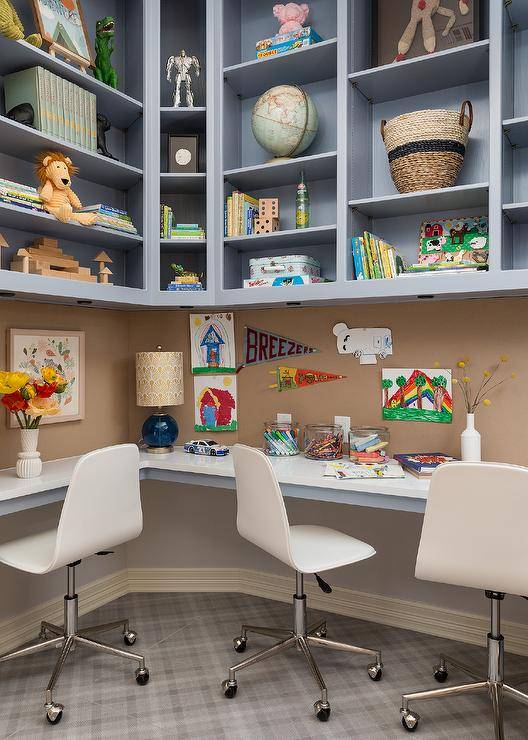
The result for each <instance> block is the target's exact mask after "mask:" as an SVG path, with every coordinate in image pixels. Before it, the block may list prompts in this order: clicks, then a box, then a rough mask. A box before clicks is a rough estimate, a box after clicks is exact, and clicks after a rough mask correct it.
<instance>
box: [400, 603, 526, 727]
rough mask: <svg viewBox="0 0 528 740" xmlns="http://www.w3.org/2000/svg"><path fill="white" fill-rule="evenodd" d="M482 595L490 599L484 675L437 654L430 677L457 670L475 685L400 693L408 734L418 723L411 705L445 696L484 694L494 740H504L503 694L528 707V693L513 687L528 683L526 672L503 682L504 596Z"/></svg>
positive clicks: (442, 676) (440, 679)
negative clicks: (489, 712)
mask: <svg viewBox="0 0 528 740" xmlns="http://www.w3.org/2000/svg"><path fill="white" fill-rule="evenodd" d="M486 596H487V597H488V598H489V599H491V631H490V633H489V634H488V671H487V676H482V675H480V673H479V671H478V670H475V669H473V668H471V667H469V666H466V665H465V664H464V663H460V662H459V661H458V660H454V659H453V658H450V657H449V656H447V655H441V656H440V662H439V663H438V665H436V666H434V669H433V670H434V677H435V679H436V680H437V681H438V682H439V683H443V682H444V681H446V680H447V677H448V666H452V667H453V668H458V669H459V670H460V671H462V672H463V673H466V674H467V675H468V676H470V677H471V678H474V679H475V682H474V683H467V684H460V685H458V686H446V687H445V688H441V689H432V690H430V691H417V692H414V693H411V694H403V696H402V706H401V709H400V714H401V719H402V725H403V726H404V728H405V729H406V730H408V731H409V732H414V731H415V730H416V729H417V727H418V723H419V721H420V715H419V714H418V713H417V712H414V711H413V710H411V709H410V708H409V704H410V703H411V702H415V701H422V700H424V699H442V698H444V697H446V696H457V695H460V694H469V693H475V692H479V691H487V692H488V695H489V698H490V701H491V706H492V713H493V727H494V731H495V740H504V713H503V698H504V695H505V694H506V695H508V696H510V697H511V698H513V699H516V700H517V701H519V702H521V703H523V704H528V694H524V693H523V692H522V691H519V690H518V689H516V688H514V686H513V684H520V683H525V682H526V681H528V674H527V673H523V674H519V675H517V676H512V677H511V678H510V679H509V683H504V637H503V636H502V635H501V634H500V602H501V601H502V600H503V598H504V594H500V593H497V592H488V591H487V592H486Z"/></svg>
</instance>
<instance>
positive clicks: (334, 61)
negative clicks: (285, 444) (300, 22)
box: [0, 0, 528, 308]
mask: <svg viewBox="0 0 528 740" xmlns="http://www.w3.org/2000/svg"><path fill="white" fill-rule="evenodd" d="M376 4H377V3H376V2H375V0H312V2H311V3H310V23H311V24H313V26H314V28H315V29H316V30H317V32H318V33H319V34H320V36H321V37H322V38H323V39H324V40H323V41H322V42H321V43H319V44H316V45H314V46H311V47H307V48H304V49H299V50H294V51H291V52H288V53H286V54H284V55H281V56H277V57H272V58H269V59H265V60H263V61H257V60H256V59H255V42H256V41H258V40H260V39H263V38H266V37H270V36H273V35H274V34H275V33H276V32H277V21H276V19H275V18H274V17H273V14H272V3H270V2H269V0H195V2H192V3H189V2H186V1H185V0H105V1H104V2H103V0H91V2H89V3H88V2H84V3H83V6H84V10H85V14H86V16H87V26H88V29H89V32H90V34H91V36H92V39H93V31H94V28H95V21H96V19H97V18H99V17H102V16H104V15H107V14H110V15H113V16H114V17H115V19H116V29H117V38H116V45H115V46H116V51H115V53H114V62H115V66H116V68H117V71H118V74H119V89H118V90H113V89H111V88H109V87H107V86H106V85H103V84H101V83H100V82H98V81H97V80H95V79H94V77H93V76H92V74H91V72H88V74H82V73H81V72H80V71H79V70H78V69H76V68H75V66H73V65H70V64H69V63H67V62H65V61H61V60H60V59H58V58H55V57H52V56H50V55H49V54H47V53H46V52H45V51H43V50H38V49H35V48H34V47H32V46H29V45H28V44H26V43H24V42H13V41H9V40H8V39H5V38H4V37H2V36H0V80H1V78H2V77H3V76H5V75H6V74H9V73H10V72H14V71H18V70H21V69H25V68H27V67H31V66H35V65H42V66H44V67H45V68H47V69H49V70H51V71H52V72H54V73H55V74H58V75H60V76H63V77H65V78H66V79H68V80H70V81H73V82H75V83H76V84H78V85H80V86H81V87H84V88H85V89H87V90H89V91H90V92H93V93H95V95H96V96H97V106H98V111H99V112H100V113H103V114H104V115H105V116H107V117H108V119H109V121H110V122H111V124H112V128H111V130H110V132H109V134H108V142H109V148H110V150H111V151H112V152H113V153H115V155H116V156H117V157H119V161H116V160H111V159H108V158H106V157H103V156H101V155H99V154H95V153H93V152H90V151H87V150H85V149H82V148H81V147H78V146H75V145H73V144H68V143H66V142H63V141H61V140H60V139H57V138H56V137H55V136H50V135H47V134H43V133H41V132H38V131H36V130H34V129H30V128H27V127H25V126H22V125H21V124H18V123H15V122H14V121H11V120H9V119H7V118H6V116H5V113H6V111H5V107H4V102H3V96H1V95H0V176H2V177H8V178H9V179H12V180H17V181H21V182H26V183H32V184H36V183H35V180H34V175H33V160H34V157H35V155H36V154H37V152H38V151H40V150H41V149H43V148H56V149H59V150H61V151H63V152H64V153H66V154H68V155H69V156H70V157H71V159H72V160H73V161H74V163H75V164H76V165H77V166H79V168H80V174H79V175H78V176H77V177H76V180H75V188H76V191H77V192H78V194H79V196H80V197H81V199H82V200H83V202H85V203H96V202H103V203H109V204H110V205H113V206H114V207H117V208H124V209H126V210H127V211H128V212H129V213H130V215H131V216H132V218H133V220H134V223H135V224H136V226H137V227H138V232H139V233H138V236H133V235H127V234H121V233H118V232H112V231H108V230H106V231H105V230H103V229H89V228H85V227H80V226H77V225H75V224H61V223H59V222H57V221H56V220H55V219H53V218H52V217H51V216H48V215H46V214H41V213H28V212H26V211H22V212H21V209H18V208H16V207H9V206H0V233H2V234H3V236H4V237H5V238H6V240H7V241H8V243H9V245H10V246H9V248H7V249H3V250H2V253H3V254H2V267H3V269H0V291H2V292H4V293H8V294H9V293H14V294H15V295H16V297H20V298H29V299H34V300H48V301H58V302H66V303H74V302H75V301H76V300H81V301H83V302H86V301H92V303H93V305H102V306H116V305H119V306H122V307H124V308H127V307H137V306H166V307H173V308H180V307H185V308H187V307H189V306H203V307H207V308H215V307H218V308H221V307H232V308H234V307H237V306H246V305H252V306H255V305H260V306H272V305H285V304H289V303H295V304H308V305H324V304H329V303H332V302H351V303H353V302H363V301H377V302H384V301H386V302H390V301H402V300H405V301H412V300H417V299H421V298H428V299H440V298H457V297H458V298H473V297H478V296H497V295H501V296H504V295H523V294H528V88H527V87H526V85H525V84H524V82H523V80H524V77H523V73H522V71H523V69H525V68H526V66H527V64H528V9H527V8H528V3H527V2H526V1H525V0H511V1H510V2H508V3H503V2H499V1H497V2H495V1H491V0H481V2H480V3H479V6H480V22H479V38H478V39H477V40H475V41H474V42H473V43H470V44H467V45H465V46H460V47H456V48H452V49H449V50H447V51H441V52H438V53H435V54H428V55H424V56H421V57H417V58H414V59H409V60H405V61H402V62H399V63H394V64H388V65H384V66H373V61H372V59H373V55H372V45H373V44H372V39H373V37H374V34H375V21H374V18H375V6H376ZM15 5H16V7H17V9H18V10H19V11H20V13H21V15H22V18H23V20H24V22H25V23H26V26H27V27H28V28H32V24H33V21H32V17H31V9H30V5H31V4H30V3H29V2H28V0H16V2H15ZM180 49H185V50H186V51H187V53H188V54H192V55H195V56H197V57H198V58H199V60H200V63H201V67H202V71H201V75H200V77H199V78H197V79H195V78H193V88H194V93H195V101H194V102H195V107H194V108H187V107H180V108H174V107H172V91H173V87H172V85H171V84H170V83H169V82H168V81H167V79H166V69H165V66H166V60H167V57H168V56H170V55H172V54H177V53H179V51H180ZM282 83H285V84H298V85H302V86H303V87H304V88H305V89H306V90H307V91H308V92H309V94H310V96H311V97H312V99H313V101H314V102H315V105H316V106H317V109H318V115H319V131H318V135H317V137H316V138H315V140H314V142H313V144H312V145H311V146H310V147H309V148H308V149H307V150H306V151H304V152H303V153H302V154H301V155H300V156H299V157H297V158H295V159H289V160H288V159H286V160H280V161H276V162H275V161H271V162H270V155H269V153H267V152H266V151H264V150H263V149H262V148H261V147H260V146H259V145H258V144H257V142H256V140H255V139H254V137H253V135H252V132H251V112H252V108H253V105H254V103H255V101H256V100H257V98H258V96H259V95H261V94H262V93H263V92H264V91H265V90H267V89H269V88H270V87H272V86H274V85H279V84H282ZM465 99H470V100H471V101H472V103H473V108H474V125H473V129H472V132H471V135H470V141H469V145H468V148H467V152H466V157H465V163H464V167H463V169H462V172H461V174H460V177H459V179H458V181H457V183H456V185H455V186H454V187H452V188H446V189H444V190H434V191H425V192H418V193H410V194H399V193H398V192H397V190H396V188H395V186H394V184H393V182H392V180H391V177H390V172H389V167H388V163H387V156H386V153H385V149H384V145H383V141H382V139H381V136H380V133H379V129H380V121H381V120H382V119H390V118H392V117H394V116H396V115H398V114H400V113H404V112H408V111H413V110H419V109H422V108H451V109H459V108H460V104H461V102H462V101H463V100H465ZM171 133H172V134H182V135H184V134H197V135H198V137H199V139H198V172H196V173H181V174H175V173H171V172H169V171H168V135H169V134H171ZM301 170H303V171H304V173H305V178H306V181H307V183H308V186H309V188H310V194H311V201H312V216H311V224H310V228H309V229H306V230H296V229H295V188H296V184H297V182H298V181H299V176H300V171H301ZM234 190H243V191H244V192H247V193H249V194H251V195H252V196H254V197H257V198H258V197H272V196H279V197H280V204H281V221H280V231H277V232H273V233H271V234H265V235H261V236H259V235H253V236H247V237H244V236H240V237H224V201H225V198H226V196H227V195H229V194H230V193H231V192H233V191H234ZM162 203H163V204H166V205H169V206H171V208H172V209H173V212H174V216H175V218H176V220H177V221H178V222H180V223H198V224H200V225H201V226H203V227H204V229H205V238H202V239H196V240H193V241H186V240H184V239H164V238H161V237H160V214H159V208H160V204H162ZM472 214H479V215H487V216H488V217H489V228H490V266H489V271H487V272H478V273H468V274H456V275H449V274H436V275H435V274H433V275H425V276H418V275H415V276H412V277H406V278H403V279H401V278H400V279H393V280H389V279H380V280H368V281H358V280H355V279H354V275H353V264H352V262H353V261H352V254H351V246H350V239H351V237H352V236H356V235H359V234H361V233H362V231H363V230H364V229H368V230H369V231H372V232H374V233H377V234H379V235H380V236H382V237H383V238H385V239H386V240H387V241H388V242H390V243H392V244H394V245H396V246H397V248H398V249H399V251H400V253H401V254H402V255H403V256H404V257H405V258H406V259H407V260H408V261H410V262H413V261H415V259H416V252H417V241H418V231H419V227H420V223H421V222H422V221H423V220H424V219H429V218H445V217H449V216H453V217H456V216H470V215H472ZM41 235H47V236H54V237H56V238H57V239H58V240H59V245H60V247H61V248H63V249H64V251H65V252H67V253H68V254H72V255H74V256H75V257H76V258H77V259H78V260H79V261H80V263H81V264H83V265H86V266H88V265H89V264H90V262H91V260H92V259H93V257H94V255H95V254H96V252H97V251H98V250H100V249H105V250H106V251H107V252H108V254H109V255H110V257H111V258H112V260H113V264H112V266H111V267H112V272H113V273H114V275H113V278H112V280H113V282H114V285H113V286H106V285H98V284H93V283H80V282H75V281H70V280H65V279H60V278H46V277H41V276H38V275H25V274H21V273H16V272H11V271H10V270H9V269H8V265H9V262H10V259H11V257H12V255H13V254H14V252H15V251H16V250H17V249H19V248H20V247H23V246H25V245H26V244H27V243H28V242H29V241H31V240H32V239H33V238H35V237H38V236H41ZM299 253H300V254H308V255H311V256H313V257H315V258H317V259H318V260H319V262H320V263H321V267H322V275H323V277H324V278H326V279H327V280H328V281H329V282H325V283H321V284H315V285H303V286H290V287H282V288H253V289H244V288H243V284H244V279H245V278H247V277H249V260H250V259H251V258H252V257H262V256H268V255H272V256H282V255H287V254H299ZM173 263H177V264H182V265H183V266H184V267H185V268H186V269H187V270H192V271H196V272H198V273H200V274H201V275H202V276H203V278H202V281H203V284H204V287H205V290H203V291H199V292H198V291H197V292H185V293H182V292H177V291H174V292H172V291H168V290H167V284H168V282H169V281H170V279H171V274H172V270H171V264H173Z"/></svg>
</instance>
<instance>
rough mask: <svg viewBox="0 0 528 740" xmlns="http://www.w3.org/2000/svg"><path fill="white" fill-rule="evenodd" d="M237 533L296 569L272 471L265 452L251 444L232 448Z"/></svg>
mask: <svg viewBox="0 0 528 740" xmlns="http://www.w3.org/2000/svg"><path fill="white" fill-rule="evenodd" d="M233 461H234V465H235V476H236V491H237V504H238V507H237V527H238V531H239V533H240V534H241V535H242V537H245V538H246V540H249V541H250V542H252V543H253V544H254V545H257V547H260V548H262V550H265V551H266V552H269V553H270V555H273V556H274V557H276V558H278V559H279V560H282V562H283V563H286V564H287V565H289V566H291V567H292V568H295V563H294V562H293V559H292V554H291V548H290V525H289V522H288V515H287V513H286V507H285V505H284V499H283V498H282V493H281V490H280V488H279V484H278V483H277V478H276V476H275V471H274V470H273V467H272V465H271V462H270V461H269V460H268V458H267V457H266V455H264V453H263V452H261V451H260V450H257V449H255V448H254V447H247V446H246V445H239V444H237V445H235V446H234V447H233Z"/></svg>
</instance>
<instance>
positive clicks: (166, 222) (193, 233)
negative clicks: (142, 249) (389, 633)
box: [160, 203, 205, 241]
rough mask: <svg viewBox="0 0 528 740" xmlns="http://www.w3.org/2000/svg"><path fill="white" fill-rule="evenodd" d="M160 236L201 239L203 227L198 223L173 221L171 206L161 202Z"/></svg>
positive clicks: (191, 239)
mask: <svg viewBox="0 0 528 740" xmlns="http://www.w3.org/2000/svg"><path fill="white" fill-rule="evenodd" d="M160 237H161V238H162V239H188V240H189V241H203V240H204V239H205V229H204V228H203V227H202V226H200V225H199V224H178V223H174V214H173V212H172V208H171V207H170V206H167V205H165V204H163V203H162V204H161V205H160Z"/></svg>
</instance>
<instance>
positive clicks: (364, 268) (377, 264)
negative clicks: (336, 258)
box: [352, 231, 400, 280]
mask: <svg viewBox="0 0 528 740" xmlns="http://www.w3.org/2000/svg"><path fill="white" fill-rule="evenodd" d="M352 257H353V260H354V274H355V277H356V280H379V279H380V278H395V277H397V275H398V273H399V271H400V268H399V267H398V265H397V261H398V260H399V257H398V255H397V254H396V250H395V248H394V247H392V246H391V245H390V244H387V243H386V242H385V241H383V239H380V238H379V237H377V236H374V234H369V232H368V231H365V232H364V233H363V236H353V237H352Z"/></svg>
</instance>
